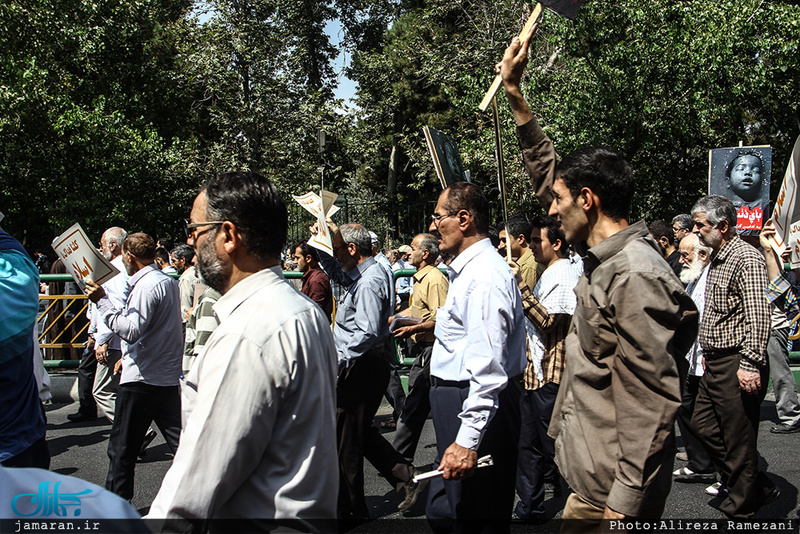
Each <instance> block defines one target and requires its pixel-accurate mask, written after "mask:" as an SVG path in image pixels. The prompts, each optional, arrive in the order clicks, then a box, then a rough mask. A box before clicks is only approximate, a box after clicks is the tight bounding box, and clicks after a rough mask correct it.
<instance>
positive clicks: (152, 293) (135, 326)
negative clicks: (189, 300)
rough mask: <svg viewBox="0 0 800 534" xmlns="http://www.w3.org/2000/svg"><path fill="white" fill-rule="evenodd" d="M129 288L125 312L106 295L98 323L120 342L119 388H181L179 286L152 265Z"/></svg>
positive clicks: (181, 339) (99, 306) (99, 305)
mask: <svg viewBox="0 0 800 534" xmlns="http://www.w3.org/2000/svg"><path fill="white" fill-rule="evenodd" d="M128 285H129V286H130V288H131V289H130V293H129V294H128V300H127V301H126V302H125V307H124V308H122V309H118V308H116V307H115V306H114V304H113V303H112V302H111V300H110V299H109V298H108V296H107V295H106V296H104V297H103V298H101V299H100V300H99V301H98V303H97V309H98V310H99V312H100V318H101V319H102V320H103V322H105V324H106V325H107V326H108V328H109V329H111V331H112V332H114V333H115V334H117V335H118V336H119V337H120V338H121V339H122V375H121V376H120V379H119V383H120V384H125V383H128V382H144V383H145V384H149V385H151V386H177V385H178V384H179V382H180V376H181V358H182V356H183V327H182V326H181V308H180V292H179V290H178V281H177V280H175V279H174V278H172V277H170V276H168V275H166V274H164V273H163V272H161V271H159V270H158V267H156V266H155V264H150V265H148V266H146V267H143V268H142V269H140V270H139V271H137V272H136V273H135V274H134V275H133V276H131V277H130V278H128Z"/></svg>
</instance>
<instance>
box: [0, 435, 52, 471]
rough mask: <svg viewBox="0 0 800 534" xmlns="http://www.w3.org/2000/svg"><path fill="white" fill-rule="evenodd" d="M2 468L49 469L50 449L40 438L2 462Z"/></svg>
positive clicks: (43, 439) (45, 441) (43, 437)
mask: <svg viewBox="0 0 800 534" xmlns="http://www.w3.org/2000/svg"><path fill="white" fill-rule="evenodd" d="M2 465H3V467H37V468H39V469H50V448H49V447H48V446H47V440H46V439H45V436H42V437H41V438H39V439H38V440H36V441H34V442H33V444H32V445H31V446H30V447H28V448H27V449H25V450H24V451H22V452H21V453H19V454H18V455H16V456H12V457H11V458H9V459H8V460H5V461H3V463H2Z"/></svg>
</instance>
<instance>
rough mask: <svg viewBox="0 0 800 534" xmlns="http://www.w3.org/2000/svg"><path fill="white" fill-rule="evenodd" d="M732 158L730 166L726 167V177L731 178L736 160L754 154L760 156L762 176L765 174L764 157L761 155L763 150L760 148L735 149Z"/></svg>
mask: <svg viewBox="0 0 800 534" xmlns="http://www.w3.org/2000/svg"><path fill="white" fill-rule="evenodd" d="M732 156H733V157H732V158H731V160H730V161H729V162H728V166H727V167H725V177H726V178H728V179H730V177H731V172H732V171H733V167H734V165H735V164H736V160H738V159H739V158H741V157H742V156H753V157H756V158H758V161H759V162H760V163H761V173H762V176H763V175H764V174H763V173H764V158H762V157H761V152H759V151H758V150H753V149H752V148H743V149H741V148H740V149H737V150H734V151H733V154H732Z"/></svg>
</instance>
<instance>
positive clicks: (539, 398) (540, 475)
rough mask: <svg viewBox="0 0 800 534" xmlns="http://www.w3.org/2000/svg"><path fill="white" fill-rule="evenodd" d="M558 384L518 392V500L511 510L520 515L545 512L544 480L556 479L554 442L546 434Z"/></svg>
mask: <svg viewBox="0 0 800 534" xmlns="http://www.w3.org/2000/svg"><path fill="white" fill-rule="evenodd" d="M557 395H558V384H554V383H549V384H545V385H543V386H542V387H540V388H539V389H535V390H528V389H526V390H523V391H522V394H521V395H520V403H519V412H520V431H519V453H518V457H517V483H516V488H517V494H518V495H519V498H520V501H519V502H518V503H517V506H516V507H515V509H514V511H515V513H516V514H517V516H518V517H519V518H520V519H538V518H542V517H543V516H544V483H545V481H547V479H548V475H549V478H550V480H552V479H553V478H555V479H556V482H557V481H558V478H557V477H558V472H557V470H556V467H555V461H554V458H555V455H556V449H555V445H556V442H555V440H554V439H553V438H551V437H550V436H548V435H547V427H548V426H550V417H551V416H552V415H553V406H555V404H556V396H557Z"/></svg>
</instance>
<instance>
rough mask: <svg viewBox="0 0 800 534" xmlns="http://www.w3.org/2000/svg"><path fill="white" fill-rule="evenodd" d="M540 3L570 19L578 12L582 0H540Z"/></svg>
mask: <svg viewBox="0 0 800 534" xmlns="http://www.w3.org/2000/svg"><path fill="white" fill-rule="evenodd" d="M542 4H544V5H545V6H546V7H548V8H550V9H551V10H553V11H555V12H556V13H558V14H559V15H561V16H562V17H566V18H568V19H570V20H572V19H574V18H575V15H577V14H578V9H579V8H580V7H581V4H583V0H542Z"/></svg>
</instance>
